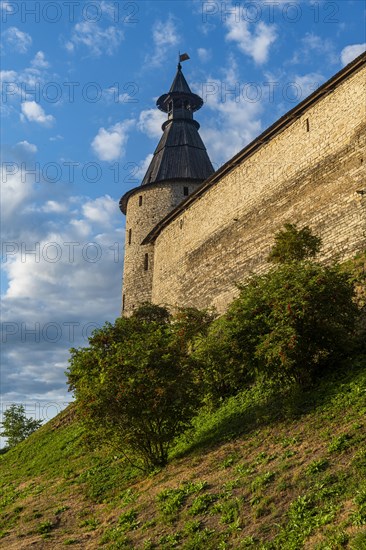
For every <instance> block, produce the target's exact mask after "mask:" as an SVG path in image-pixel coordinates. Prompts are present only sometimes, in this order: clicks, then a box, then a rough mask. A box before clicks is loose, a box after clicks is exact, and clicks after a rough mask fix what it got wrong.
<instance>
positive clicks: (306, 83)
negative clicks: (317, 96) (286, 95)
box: [293, 73, 324, 101]
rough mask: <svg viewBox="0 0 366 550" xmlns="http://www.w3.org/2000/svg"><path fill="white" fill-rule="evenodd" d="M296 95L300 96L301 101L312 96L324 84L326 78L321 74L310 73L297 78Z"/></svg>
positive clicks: (295, 79)
mask: <svg viewBox="0 0 366 550" xmlns="http://www.w3.org/2000/svg"><path fill="white" fill-rule="evenodd" d="M293 80H294V84H295V88H294V94H296V95H298V96H299V97H298V99H299V101H301V100H303V99H305V97H307V96H308V95H310V94H312V93H313V92H314V91H315V90H317V89H318V88H319V86H320V85H321V84H322V83H323V82H324V76H323V75H322V74H320V73H308V74H305V75H302V76H299V75H297V76H295V78H294V79H293Z"/></svg>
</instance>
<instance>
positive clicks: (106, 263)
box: [1, 170, 124, 403]
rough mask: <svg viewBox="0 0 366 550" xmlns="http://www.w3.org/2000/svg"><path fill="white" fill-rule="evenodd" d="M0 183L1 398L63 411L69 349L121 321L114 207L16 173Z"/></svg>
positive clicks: (119, 238) (118, 227)
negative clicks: (0, 243)
mask: <svg viewBox="0 0 366 550" xmlns="http://www.w3.org/2000/svg"><path fill="white" fill-rule="evenodd" d="M2 182H3V183H2V193H4V194H5V196H3V201H2V209H3V210H2V216H3V219H4V230H5V231H4V236H3V237H4V243H5V249H4V251H5V253H6V254H5V258H4V262H3V263H2V267H3V270H4V274H5V280H6V281H7V284H4V286H3V291H4V294H3V296H2V308H3V317H2V329H3V331H4V332H3V337H2V363H1V364H2V397H3V400H4V402H11V401H13V402H14V401H20V402H31V401H33V402H34V400H36V399H42V400H46V401H47V400H48V401H51V402H58V403H64V402H66V401H68V400H70V396H68V395H67V387H66V379H65V375H64V370H65V368H66V367H67V359H68V356H69V351H68V350H69V348H70V347H78V346H79V345H81V346H85V345H87V336H88V335H90V333H91V330H92V329H93V328H96V327H98V326H101V325H102V324H103V323H104V322H105V321H106V320H110V321H113V320H114V319H115V317H117V316H118V315H119V310H120V300H119V299H118V293H119V289H120V279H121V273H122V260H123V242H124V239H123V236H124V235H123V230H122V217H121V213H120V211H119V209H118V202H117V200H116V199H112V198H111V197H109V196H100V197H97V198H95V199H91V198H90V197H83V196H68V195H67V194H66V192H65V190H62V188H61V186H57V189H56V188H55V186H54V185H50V184H47V183H46V182H43V184H42V185H41V186H40V185H36V184H35V183H34V180H32V177H30V178H24V174H21V172H20V170H19V171H18V172H17V173H14V174H12V175H10V174H3V177H2ZM31 205H33V206H32V208H30V206H31ZM104 222H105V223H104ZM31 250H33V251H34V252H33V253H27V251H31ZM116 296H117V298H116ZM32 331H33V332H32ZM12 332H13V335H12V334H11V333H12Z"/></svg>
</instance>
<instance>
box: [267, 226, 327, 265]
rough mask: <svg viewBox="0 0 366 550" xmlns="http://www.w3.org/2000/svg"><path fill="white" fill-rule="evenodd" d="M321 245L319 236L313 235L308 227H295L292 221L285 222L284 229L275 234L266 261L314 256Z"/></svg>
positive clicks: (276, 261)
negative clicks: (273, 243) (273, 242)
mask: <svg viewBox="0 0 366 550" xmlns="http://www.w3.org/2000/svg"><path fill="white" fill-rule="evenodd" d="M320 247H321V238H320V237H318V236H317V235H313V234H312V232H311V230H310V229H309V227H307V226H306V227H303V228H302V229H297V227H296V225H294V224H292V223H285V224H284V229H282V230H281V231H279V232H278V233H277V234H276V235H275V245H274V246H273V248H272V250H271V252H270V254H269V256H268V261H270V262H274V263H281V264H283V263H286V262H292V261H301V260H305V259H309V258H314V257H315V256H316V255H317V253H318V252H319V250H320Z"/></svg>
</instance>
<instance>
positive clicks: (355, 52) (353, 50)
mask: <svg viewBox="0 0 366 550" xmlns="http://www.w3.org/2000/svg"><path fill="white" fill-rule="evenodd" d="M365 50H366V43H365V42H364V43H363V44H350V45H349V46H346V47H345V48H343V50H342V51H341V61H342V65H348V63H351V61H353V60H354V59H355V58H356V57H357V56H359V55H361V54H362V52H364V51H365Z"/></svg>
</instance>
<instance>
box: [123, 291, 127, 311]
mask: <svg viewBox="0 0 366 550" xmlns="http://www.w3.org/2000/svg"><path fill="white" fill-rule="evenodd" d="M125 305H126V295H125V294H123V295H122V311H124V310H125Z"/></svg>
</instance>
